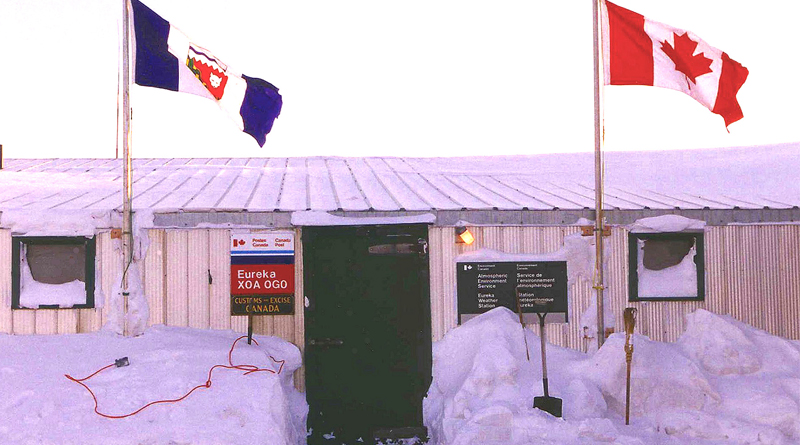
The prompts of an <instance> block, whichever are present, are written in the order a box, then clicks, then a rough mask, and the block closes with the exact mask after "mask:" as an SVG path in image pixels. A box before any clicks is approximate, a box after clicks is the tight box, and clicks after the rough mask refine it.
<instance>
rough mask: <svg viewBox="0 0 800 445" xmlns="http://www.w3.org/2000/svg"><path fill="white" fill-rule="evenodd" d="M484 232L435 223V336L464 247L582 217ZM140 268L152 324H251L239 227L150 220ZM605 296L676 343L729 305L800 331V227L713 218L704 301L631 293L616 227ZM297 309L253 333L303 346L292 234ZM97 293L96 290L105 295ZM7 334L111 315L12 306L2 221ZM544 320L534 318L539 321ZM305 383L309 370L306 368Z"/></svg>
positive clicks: (102, 242)
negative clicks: (241, 290) (699, 313)
mask: <svg viewBox="0 0 800 445" xmlns="http://www.w3.org/2000/svg"><path fill="white" fill-rule="evenodd" d="M471 230H472V231H473V233H474V234H475V236H476V242H475V243H474V244H473V245H471V246H464V245H460V244H456V243H455V242H454V239H455V235H454V232H453V228H452V227H432V228H431V229H430V240H429V241H430V252H431V257H430V271H431V313H432V335H433V338H434V340H438V339H440V338H442V337H443V336H444V334H445V333H446V332H447V331H448V330H449V329H452V328H453V327H454V326H455V325H456V306H455V304H456V303H455V257H456V255H458V254H460V253H462V252H466V251H468V250H475V249H478V248H482V247H486V248H491V249H496V250H501V251H505V252H514V253H546V252H552V251H555V250H558V248H560V247H561V245H562V243H563V239H564V236H566V235H568V234H571V233H575V232H577V231H578V228H577V227H573V226H562V227H519V226H503V227H471ZM148 234H149V237H150V248H149V250H148V253H147V257H146V259H145V262H144V267H143V270H142V271H141V272H142V275H143V278H144V286H145V292H146V295H147V297H148V302H149V305H150V320H149V321H150V324H167V325H171V326H191V327H197V328H211V329H233V330H235V331H238V332H246V331H247V319H246V317H238V316H237V317H232V316H230V231H229V230H227V229H174V230H173V229H166V230H165V229H151V230H149V231H148ZM607 243H608V245H607V246H606V247H607V252H608V254H607V259H608V272H607V275H606V279H607V285H608V290H607V292H608V294H609V296H610V298H611V305H612V307H613V308H614V309H615V316H616V322H617V323H616V324H617V326H616V330H617V331H618V332H619V331H621V330H622V315H621V314H622V309H623V308H625V307H627V306H633V307H637V308H638V309H639V312H638V321H637V331H638V332H640V333H642V334H645V335H648V336H650V337H651V338H653V339H654V340H661V341H674V340H675V339H677V338H678V336H680V334H681V333H682V332H683V331H684V329H685V317H684V316H685V314H686V313H689V312H692V311H694V310H696V309H697V308H705V309H708V310H710V311H712V312H715V313H720V314H729V315H731V316H733V317H735V318H737V319H739V320H742V321H744V322H746V323H748V324H751V325H753V326H755V327H758V328H760V329H764V330H767V331H768V332H771V333H774V334H776V335H780V336H783V337H787V338H792V339H800V226H798V225H790V224H785V225H782V224H772V225H746V226H713V227H707V228H706V236H705V243H706V245H705V255H706V259H705V264H706V300H705V301H704V302H638V303H629V302H628V301H627V296H628V289H627V286H628V258H627V252H628V246H627V244H628V240H627V231H626V230H624V229H622V228H619V227H615V228H614V229H613V230H612V236H611V237H610V238H608V239H607ZM295 252H296V253H295V264H296V265H297V267H296V268H295V295H296V304H295V315H293V316H289V315H287V316H274V317H270V316H263V317H256V318H255V323H254V331H255V332H256V333H257V334H262V335H275V336H278V337H281V338H284V339H286V340H288V341H290V342H292V343H294V344H296V345H298V346H299V347H301V348H302V347H303V336H304V331H303V328H304V327H303V279H302V273H303V269H302V244H301V237H300V236H299V233H296V235H295ZM97 255H98V262H99V264H100V267H101V271H100V285H101V288H102V293H103V295H109V294H110V293H111V289H112V286H113V284H114V281H115V280H118V279H119V270H120V260H121V257H120V246H119V240H112V239H111V237H110V234H109V233H108V232H103V233H100V234H99V235H98V237H97ZM570 296H571V298H570V302H569V317H570V323H569V324H561V325H555V324H554V325H549V326H548V328H547V329H548V338H549V339H550V340H551V341H552V342H553V343H556V344H559V345H563V346H569V347H572V348H575V349H579V350H585V349H586V348H587V346H588V345H589V343H590V342H589V341H587V340H585V339H584V338H583V333H582V332H580V329H579V326H580V320H579V317H580V315H581V314H582V313H583V312H584V311H585V309H586V307H588V305H589V304H590V303H591V301H593V300H594V297H595V294H594V290H593V289H592V287H591V283H589V282H588V281H583V282H580V283H577V284H575V285H573V286H572V287H571V289H570ZM99 299H100V295H98V300H99ZM0 301H2V305H0V332H6V333H15V334H55V333H73V332H91V331H95V330H98V329H100V327H102V325H103V324H104V323H105V321H106V311H107V307H103V308H97V309H81V310H15V311H12V310H11V309H10V306H11V234H10V232H9V231H8V230H0ZM535 329H536V327H534V330H535ZM298 381H302V379H300V378H298Z"/></svg>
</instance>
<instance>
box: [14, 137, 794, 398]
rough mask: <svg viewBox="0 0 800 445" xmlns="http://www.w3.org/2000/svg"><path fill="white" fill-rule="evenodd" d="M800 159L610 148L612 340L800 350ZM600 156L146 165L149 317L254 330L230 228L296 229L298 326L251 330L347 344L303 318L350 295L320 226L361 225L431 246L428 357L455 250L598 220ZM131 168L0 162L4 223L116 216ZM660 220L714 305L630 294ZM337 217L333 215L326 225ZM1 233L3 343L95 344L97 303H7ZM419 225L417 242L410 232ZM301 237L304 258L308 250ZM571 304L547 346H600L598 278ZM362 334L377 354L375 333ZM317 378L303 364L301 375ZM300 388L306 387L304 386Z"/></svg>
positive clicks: (115, 267)
mask: <svg viewBox="0 0 800 445" xmlns="http://www.w3.org/2000/svg"><path fill="white" fill-rule="evenodd" d="M799 151H800V145H798V144H788V145H781V146H770V147H751V148H739V149H718V150H693V151H671V152H631V153H621V152H611V153H607V154H606V155H605V187H606V188H605V212H606V213H605V215H606V218H607V222H608V223H609V224H611V225H612V226H613V227H612V230H611V234H610V236H609V237H608V238H607V243H608V244H607V246H606V249H607V252H608V253H607V261H608V266H607V267H608V269H607V272H606V274H607V277H606V279H607V292H608V294H609V297H610V305H611V308H612V310H613V312H614V313H615V315H616V320H617V326H616V329H617V331H620V330H621V329H622V310H623V309H624V308H625V307H627V306H634V307H637V308H638V309H639V317H638V323H637V330H639V331H640V332H641V333H643V334H645V335H648V336H650V337H651V338H653V339H655V340H663V341H673V340H675V339H676V338H677V337H678V336H679V335H680V334H681V332H683V330H684V323H685V319H684V315H685V314H686V313H689V312H692V311H694V310H696V309H698V308H705V309H707V310H710V311H713V312H716V313H720V314H729V315H731V316H733V317H735V318H737V319H739V320H741V321H744V322H746V323H749V324H751V325H753V326H756V327H758V328H761V329H764V330H766V331H768V332H770V333H773V334H776V335H780V336H784V337H787V338H791V339H800V321H798V320H800V317H798V315H800V298H798V296H800V254H798V252H799V251H800V225H798V224H797V221H800V181H798V180H797V177H798V176H797V172H798V171H800V156H797V153H798V152H799ZM592 162H593V155H592V154H587V153H584V154H558V155H555V154H554V155H538V156H518V157H486V158H472V159H466V158H464V159H443V158H434V159H409V158H269V159H267V158H253V159H137V160H135V161H134V173H133V175H134V176H133V177H134V186H133V187H134V201H133V207H134V210H135V211H138V212H140V213H141V212H144V211H153V212H154V220H153V226H152V227H151V228H149V229H148V231H147V232H148V237H149V241H150V245H149V249H148V251H147V255H146V257H145V259H144V261H143V267H142V270H141V273H142V279H143V283H144V288H145V291H146V295H147V299H148V303H149V323H150V324H159V323H163V324H167V325H171V326H189V327H197V328H212V329H234V330H237V331H241V332H244V331H246V329H247V317H244V316H232V315H231V273H230V270H231V269H230V267H231V232H232V231H234V232H235V231H236V230H242V229H245V230H251V231H274V230H283V231H287V230H288V231H293V232H294V233H295V238H294V239H295V250H294V251H295V264H296V269H295V295H296V304H295V307H294V314H293V315H279V316H260V317H255V318H254V331H255V332H256V333H258V334H271V335H276V336H279V337H282V338H285V339H287V340H289V341H291V342H293V343H294V344H296V345H297V346H298V347H300V348H301V350H306V348H307V347H308V341H310V340H313V341H316V342H317V343H316V344H317V345H322V344H325V345H327V346H331V345H334V346H336V345H341V343H335V341H336V340H335V339H334V340H332V339H331V338H323V339H315V338H316V337H314V338H312V337H313V336H316V335H317V334H316V333H315V334H313V335H312V334H310V332H312V331H313V329H312V327H311V326H310V325H309V323H310V322H311V323H316V324H324V323H323V321H321V320H322V318H320V315H323V314H318V315H316V316H315V317H316V318H314V317H311V318H309V317H310V315H309V314H310V313H309V312H308V311H309V310H314V309H315V308H316V307H317V303H319V306H318V307H319V308H322V307H323V305H322V303H323V302H324V301H323V300H324V298H325V297H324V296H322V294H326V293H327V292H333V290H332V289H334V288H335V287H337V286H339V285H340V284H341V283H337V282H336V281H337V279H336V275H332V276H331V275H328V276H327V278H325V280H328V281H324V280H323V281H322V282H321V283H320V282H319V281H318V282H316V283H315V282H314V281H313V280H314V278H313V277H314V276H315V274H316V273H317V271H322V272H320V273H323V272H324V269H326V268H328V265H329V263H336V256H335V255H334V256H333V257H332V258H333V260H331V259H330V258H328V259H326V258H324V257H322V256H320V255H318V252H317V250H316V246H321V247H320V249H322V246H325V245H327V244H325V242H327V241H326V240H327V239H330V240H332V241H331V244H329V245H327V246H328V247H326V248H328V249H332V252H333V253H334V254H335V253H336V252H341V251H343V250H346V249H345V248H343V247H342V246H347V245H348V244H347V243H345V244H339V245H337V244H335V243H334V242H333V240H334V239H338V238H337V237H340V236H344V235H342V234H343V233H344V232H343V231H339V232H325V230H324V229H322V228H319V227H318V226H325V225H329V224H332V225H338V224H346V225H353V224H356V226H354V227H361V228H360V229H352V230H351V232H348V233H349V234H348V235H347V236H349V237H350V238H346V239H348V240H350V241H351V244H352V242H353V241H352V240H355V239H358V238H359V237H361V238H370V237H375V236H378V237H379V236H384V237H385V236H389V237H392V236H394V237H407V238H408V237H410V238H409V239H412V241H413V239H414V238H415V237H417V235H415V233H419V234H420V235H419V239H420V240H422V241H421V242H425V243H427V244H426V245H427V252H428V255H426V256H425V258H424V260H423V262H422V263H419V264H422V265H423V266H422V267H423V269H425V270H423V271H419V270H417V272H414V271H413V270H412V272H410V274H411V275H414V276H418V277H419V279H420V280H421V281H420V282H421V283H423V286H424V287H425V289H424V295H423V296H422V301H424V303H425V304H426V305H427V306H428V307H426V308H424V310H423V311H422V312H419V313H420V314H424V316H425V317H427V314H428V313H429V314H430V317H429V320H430V323H429V324H428V323H425V326H423V327H422V328H420V329H423V331H424V332H425V333H426V336H428V339H426V340H425V342H426V343H427V345H428V346H427V351H430V340H434V341H435V340H438V339H440V338H442V336H443V335H444V334H445V333H446V332H447V331H448V330H449V329H451V328H453V327H454V326H455V325H456V324H457V320H458V316H457V313H456V304H455V301H456V273H455V267H456V264H455V259H456V256H457V255H459V254H461V253H464V252H467V251H471V250H476V249H482V248H491V249H495V250H498V251H502V252H508V253H547V252H553V251H556V250H558V249H559V248H560V247H561V246H562V245H563V242H564V238H565V237H566V236H568V235H570V234H574V233H579V232H580V227H579V224H580V223H581V221H584V220H582V218H585V219H589V220H593V219H594V211H593V210H592V208H593V206H594V188H593V184H594V178H593V165H592ZM121 169H122V163H121V161H120V160H103V159H50V160H32V159H29V160H23V159H12V160H6V161H5V162H4V165H3V169H2V170H0V212H3V216H5V215H6V214H9V215H10V214H16V215H20V214H21V215H23V217H24V215H25V212H34V213H35V212H38V213H39V214H42V213H45V214H47V215H49V216H48V217H51V218H52V219H53V221H54V227H55V226H58V222H57V221H59V219H61V218H62V217H63V216H62V215H69V214H71V213H76V212H77V213H80V212H94V213H95V214H96V213H98V212H100V213H102V212H112V213H119V212H120V209H121V205H122V197H121V190H120V189H121V182H122V170H121ZM667 214H675V215H681V216H684V217H687V218H690V219H694V220H700V221H704V222H705V223H706V226H705V228H704V229H703V230H702V231H701V234H702V236H703V249H702V251H701V256H702V259H703V260H704V264H705V270H704V274H703V275H701V282H702V284H703V285H704V295H702V298H694V299H670V298H667V299H662V300H659V299H649V300H648V299H641V300H637V299H635V298H634V299H632V298H631V293H630V280H631V273H632V271H631V266H630V264H631V263H630V256H631V252H633V250H631V246H630V245H629V243H630V242H631V240H632V239H633V238H631V237H630V236H631V235H630V230H629V229H630V225H631V224H632V223H634V222H635V221H637V220H641V219H642V218H646V217H653V216H659V215H667ZM321 215H322V216H321ZM332 216H335V217H340V219H338V220H336V221H334V222H330V221H328V222H326V219H325V217H327V218H330V217H332ZM16 218H19V216H17V217H16ZM113 220H114V219H113V218H110V219H109V221H113ZM359 224H360V225H359ZM114 225H115V224H114V223H108V224H106V226H103V224H99V225H97V226H96V229H94V233H95V234H96V245H95V248H96V264H97V265H98V268H97V272H96V277H97V281H98V282H97V289H98V290H101V291H102V294H103V295H110V294H111V292H112V287H113V285H114V281H115V280H117V279H118V277H119V271H120V270H121V267H122V266H121V263H122V261H121V253H120V249H119V241H118V240H114V239H112V229H113V228H116V227H112V226H114ZM387 225H389V226H391V225H394V226H398V227H406V228H409V231H408V233H405V232H404V233H399V232H398V233H389V232H386V233H383V234H380V233H379V232H380V231H379V230H377V228H379V227H385V226H387ZM462 225H465V226H468V227H469V228H470V230H471V231H472V232H473V233H474V235H475V238H476V241H475V243H474V244H472V245H469V246H467V245H464V244H457V243H456V241H455V233H454V227H455V226H462ZM0 226H2V227H0V301H2V302H3V304H2V305H0V332H5V333H13V334H56V333H75V332H89V331H94V330H97V329H100V328H101V327H102V326H103V325H104V324H105V322H106V321H107V317H108V313H109V305H108V304H105V305H102V304H101V303H100V302H98V303H97V304H95V307H88V308H74V309H12V287H13V283H12V281H13V280H12V275H13V272H14V271H15V270H16V269H15V265H14V264H13V263H14V261H16V260H12V259H13V258H16V257H14V256H13V255H12V251H13V248H12V247H13V246H12V245H13V244H14V242H13V239H14V238H13V235H14V234H13V233H12V231H14V230H15V229H14V227H13V224H9V223H8V220H7V219H6V218H2V217H0ZM365 227H366V228H367V229H364V228H365ZM419 227H421V228H422V231H421V232H414V230H417V229H415V228H419ZM372 228H375V229H376V230H373V229H372ZM412 229H413V230H412ZM44 230H45V231H46V228H45V229H44ZM412 232H413V233H412ZM343 239H344V238H343ZM370 239H373V238H370ZM374 239H378V238H374ZM309 242H310V243H313V246H314V247H313V248H311V250H309V248H310V247H309V246H306V245H305V244H306V243H309ZM337 246H338V247H337ZM370 247H373V246H370ZM306 257H307V258H306ZM367 262H371V260H370V261H367ZM386 267H394V266H386ZM330 273H334V272H332V271H330ZM335 273H338V272H335ZM331 277H333V278H331ZM342 280H347V278H342ZM351 281H353V280H351ZM356 281H358V280H356ZM309 283H311V284H309ZM351 284H352V283H351ZM391 286H393V287H402V283H400V282H398V283H397V284H392V285H391ZM306 287H313V289H306ZM362 287H363V286H362ZM362 287H358V288H348V290H346V291H343V292H347V293H350V294H353V295H355V297H354V298H356V300H353V301H355V303H351V306H358V305H359V303H358V293H359V292H367V291H365V290H363V289H362ZM370 292H374V290H373V291H370ZM98 295H99V292H98ZM569 295H570V299H569V302H568V303H569V314H568V316H569V323H566V324H563V323H562V324H551V325H548V327H547V329H548V339H549V340H550V341H552V342H553V343H556V344H559V345H563V346H568V347H571V348H575V349H579V350H586V349H587V348H588V347H589V345H590V343H591V341H590V340H588V339H586V338H585V337H584V332H583V331H582V329H581V320H580V317H581V314H583V313H584V311H586V309H587V308H588V307H589V305H590V304H591V303H592V302H593V300H594V298H595V293H594V290H593V289H592V284H591V283H590V282H588V281H581V282H577V283H575V284H573V285H572V286H571V288H570V294H569ZM632 300H635V301H632ZM340 306H341V305H340ZM338 309H341V310H343V311H344V312H342V313H341V314H342V315H341V317H350V316H358V315H357V314H356V315H353V312H352V310H350V309H347V308H342V307H339V308H338ZM351 309H352V308H351ZM371 310H374V311H378V310H381V309H371ZM319 311H321V309H319ZM362 317H363V315H362ZM323 318H324V317H323ZM390 318H391V317H390ZM409 318H414V317H409ZM338 322H339V323H352V321H348V320H340V321H338ZM428 332H429V334H427V333H428ZM323 335H325V334H323ZM362 336H363V337H364V341H365V342H366V343H369V342H370V338H369V335H367V334H362ZM331 341H333V342H334V343H331ZM312 344H313V343H312ZM359 347H360V346H359ZM356 349H357V348H355V347H354V348H353V354H356ZM427 360H428V365H427V366H428V367H429V366H430V364H429V360H430V358H428V359H427ZM424 361H425V360H423V362H424ZM311 366H312V365H311V364H310V362H309V361H308V356H307V361H306V367H307V369H309V367H311ZM428 372H429V368H428ZM298 380H299V384H300V385H301V386H302V384H303V378H300V379H298Z"/></svg>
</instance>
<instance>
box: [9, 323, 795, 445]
mask: <svg viewBox="0 0 800 445" xmlns="http://www.w3.org/2000/svg"><path fill="white" fill-rule="evenodd" d="M688 317H689V323H688V328H687V330H686V332H685V333H684V334H683V336H682V337H681V338H680V339H679V341H677V342H676V343H660V342H654V341H650V340H649V339H647V338H645V337H642V336H638V335H637V336H635V337H634V345H635V349H634V353H633V382H632V395H631V402H632V403H631V425H630V426H626V425H625V424H624V409H625V354H624V351H623V344H624V341H625V340H624V335H622V334H614V335H612V337H611V338H609V339H608V341H606V343H605V345H604V346H603V347H602V348H601V349H600V350H599V351H597V352H595V353H593V354H584V353H581V352H576V351H572V350H568V349H563V348H559V347H555V346H552V345H549V346H548V348H547V362H548V371H549V382H550V394H551V396H554V397H559V398H561V399H563V406H564V417H563V418H562V419H556V418H554V417H552V416H550V415H549V414H546V413H544V412H542V411H539V410H536V409H533V408H532V407H531V406H532V404H533V398H534V396H538V395H541V394H542V385H541V363H540V350H539V338H538V337H537V336H536V335H535V334H534V333H533V332H532V331H530V330H526V331H525V334H526V335H527V340H528V345H529V351H530V356H531V359H530V361H528V360H527V359H526V354H525V343H524V341H523V337H522V335H523V334H522V333H523V331H522V328H521V327H520V325H519V319H518V318H517V316H516V315H515V314H514V313H512V312H511V311H509V310H507V309H505V308H498V309H495V310H493V311H491V312H488V313H486V314H483V315H481V316H479V317H477V318H474V319H472V320H470V321H469V322H467V323H465V324H464V325H462V326H461V327H458V328H456V329H454V330H452V331H450V332H449V333H448V334H447V335H446V337H445V338H444V339H443V340H442V341H440V342H438V343H437V344H435V345H434V371H433V372H434V375H433V384H432V386H431V388H430V391H429V393H428V397H427V398H426V400H425V403H424V405H425V421H426V425H427V426H428V428H429V430H430V431H431V433H432V436H433V437H432V439H431V441H430V444H431V445H468V444H472V445H492V444H504V445H522V444H566V445H571V444H595V443H617V444H700V445H703V444H795V443H800V342H798V341H790V340H786V339H782V338H779V337H775V336H772V335H769V334H767V333H765V332H763V331H760V330H757V329H754V328H752V327H750V326H747V325H745V324H743V323H740V322H738V321H735V320H733V319H731V318H729V317H726V316H720V315H716V314H712V313H710V312H707V311H704V310H698V311H696V312H694V313H693V314H690V315H689V316H688ZM238 336H239V335H238V334H236V333H233V332H231V331H206V330H196V329H188V328H169V327H164V326H155V327H151V328H149V329H148V330H147V331H146V332H145V334H144V335H142V336H139V337H136V338H123V337H120V336H117V335H114V334H111V333H109V332H99V333H93V334H76V335H58V336H10V335H0V377H2V378H0V394H2V397H0V443H1V444H120V445H121V444H126V445H127V444H132V445H138V444H147V445H156V444H165V445H166V444H268V445H273V444H276V445H277V444H280V445H284V444H286V445H296V444H302V443H304V442H305V418H306V413H307V405H306V403H305V398H304V396H303V394H301V393H299V392H297V391H296V390H295V389H294V388H293V386H292V382H291V378H292V371H293V370H294V369H296V368H297V367H298V366H299V365H300V353H299V351H298V350H297V348H296V347H294V346H293V345H291V344H289V343H286V342H284V341H281V340H278V339H275V338H270V337H260V336H256V337H255V339H256V340H257V341H258V342H259V345H250V346H248V345H247V344H246V342H244V341H239V342H238V343H237V344H236V348H235V349H234V350H233V353H232V357H231V362H232V363H233V364H237V365H239V364H252V365H255V366H258V367H260V368H268V369H273V370H277V369H279V367H280V364H279V363H277V362H275V361H273V360H272V359H271V358H270V357H269V356H270V355H271V356H272V357H274V358H275V359H277V360H286V363H285V364H284V366H283V370H282V372H281V373H280V374H279V375H278V374H273V373H270V372H255V373H251V374H248V375H245V373H244V372H243V371H240V370H231V369H220V368H218V369H216V370H215V371H214V373H213V375H212V385H211V387H210V388H200V389H198V390H196V391H195V392H194V393H193V394H191V395H190V396H189V397H187V398H186V399H185V400H183V401H181V402H178V403H170V404H159V405H154V406H151V407H149V408H147V409H145V410H144V411H142V412H141V413H140V414H137V415H135V416H132V417H128V418H125V419H106V418H103V417H100V416H98V415H97V414H95V413H94V410H93V409H94V402H93V400H92V397H91V395H90V394H89V393H88V391H86V389H84V388H83V387H81V386H80V385H79V384H77V383H75V382H72V381H70V380H68V379H67V378H66V377H64V374H70V375H72V376H74V377H76V378H82V377H86V376H88V375H90V374H91V373H93V372H95V371H96V370H98V369H100V368H102V367H104V366H106V365H108V364H110V363H113V362H114V360H115V359H117V358H120V357H123V356H127V357H129V359H130V366H126V367H121V368H116V367H112V368H109V369H107V370H105V371H103V372H100V373H99V374H97V375H96V376H94V377H92V378H91V379H89V380H87V381H85V383H86V384H87V385H89V387H90V388H92V390H93V391H94V392H95V394H96V395H97V398H98V403H99V407H98V409H99V411H100V412H103V413H106V414H111V415H119V414H126V413H129V412H131V411H134V410H136V409H138V408H139V407H141V406H142V405H144V404H146V403H148V402H151V401H155V400H161V399H172V398H177V397H180V396H182V395H183V394H185V393H186V392H187V391H188V390H189V389H191V388H192V387H194V386H195V385H202V384H203V383H205V381H206V379H207V376H208V370H209V368H210V367H211V366H213V365H215V364H228V352H229V350H230V348H231V345H232V344H233V341H234V340H235V339H236V338H237V337H238ZM331 444H335V445H338V443H337V442H336V441H335V440H332V441H331Z"/></svg>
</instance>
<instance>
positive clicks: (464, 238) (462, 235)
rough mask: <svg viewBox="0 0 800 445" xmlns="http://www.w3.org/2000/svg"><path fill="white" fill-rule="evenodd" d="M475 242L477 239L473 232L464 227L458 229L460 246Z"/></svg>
mask: <svg viewBox="0 0 800 445" xmlns="http://www.w3.org/2000/svg"><path fill="white" fill-rule="evenodd" d="M474 242H475V237H474V236H472V232H470V231H469V229H467V228H466V227H464V226H458V227H456V243H458V244H467V245H469V244H472V243H474Z"/></svg>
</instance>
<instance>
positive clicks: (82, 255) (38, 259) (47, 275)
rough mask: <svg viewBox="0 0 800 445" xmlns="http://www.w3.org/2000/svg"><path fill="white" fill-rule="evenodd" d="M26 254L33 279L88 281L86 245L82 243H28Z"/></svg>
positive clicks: (63, 281)
mask: <svg viewBox="0 0 800 445" xmlns="http://www.w3.org/2000/svg"><path fill="white" fill-rule="evenodd" d="M25 256H26V258H27V259H28V265H29V266H30V269H31V274H32V275H33V279H34V280H36V281H38V282H40V283H46V284H62V283H69V282H70V281H75V280H80V281H83V282H86V246H85V245H82V244H80V245H79V244H39V243H31V244H28V245H26V252H25Z"/></svg>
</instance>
